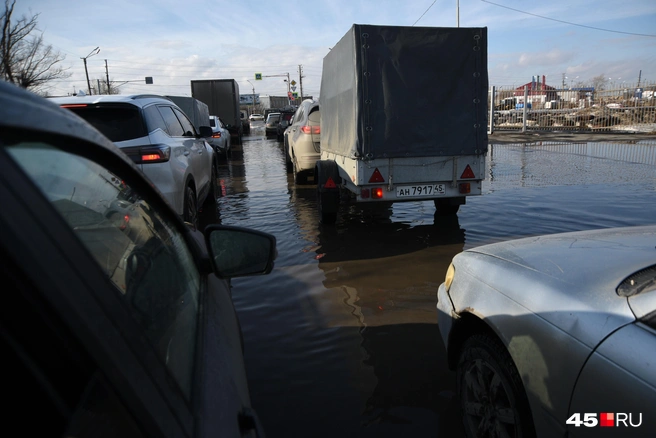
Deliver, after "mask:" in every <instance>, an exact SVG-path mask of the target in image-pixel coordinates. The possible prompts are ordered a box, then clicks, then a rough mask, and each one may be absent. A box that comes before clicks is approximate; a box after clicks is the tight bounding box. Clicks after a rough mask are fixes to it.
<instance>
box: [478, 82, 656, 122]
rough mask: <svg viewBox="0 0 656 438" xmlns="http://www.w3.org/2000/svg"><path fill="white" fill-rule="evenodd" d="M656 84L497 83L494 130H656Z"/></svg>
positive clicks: (492, 92) (493, 101)
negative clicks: (570, 85)
mask: <svg viewBox="0 0 656 438" xmlns="http://www.w3.org/2000/svg"><path fill="white" fill-rule="evenodd" d="M655 93H656V83H646V84H643V85H641V86H640V87H638V86H622V87H621V88H618V87H615V88H610V87H609V88H604V89H595V88H593V87H580V88H562V89H557V88H554V87H549V86H544V87H543V88H537V89H531V88H530V87H523V86H522V87H519V88H515V87H492V88H491V89H490V91H489V94H488V103H489V105H490V106H489V108H490V111H489V113H488V131H489V132H494V131H501V130H514V131H517V130H521V131H531V130H534V131H535V130H540V131H544V130H553V131H563V130H568V131H585V132H603V131H612V132H645V133H656V97H655V96H654V94H655Z"/></svg>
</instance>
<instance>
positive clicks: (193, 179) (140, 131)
mask: <svg viewBox="0 0 656 438" xmlns="http://www.w3.org/2000/svg"><path fill="white" fill-rule="evenodd" d="M52 101H54V102H55V103H57V104H58V105H60V106H61V107H63V108H67V109H69V110H71V111H73V112H74V113H75V114H77V115H78V116H80V117H81V118H83V119H84V120H86V121H87V122H89V123H90V124H91V125H93V126H94V127H95V128H96V129H97V130H98V131H100V132H101V133H102V134H104V135H105V136H106V137H108V138H109V139H110V140H111V141H113V142H114V144H116V146H118V147H119V148H120V149H121V150H122V151H123V152H124V153H125V154H126V155H127V156H129V157H130V158H131V159H132V161H134V162H135V163H136V164H137V165H138V167H139V168H140V169H141V171H142V172H143V173H144V174H145V175H146V176H147V177H148V178H149V179H150V180H151V181H152V183H153V184H154V185H155V187H157V188H158V189H159V191H160V192H161V193H162V195H164V198H166V200H167V201H168V202H169V203H170V204H171V206H172V207H173V209H174V210H175V211H176V212H177V213H178V214H179V215H180V216H181V217H182V218H183V219H184V220H185V221H187V222H189V223H191V224H193V225H197V224H198V211H199V209H200V206H202V205H203V204H204V203H208V204H210V205H212V206H213V207H214V208H216V196H217V188H216V175H217V157H216V156H215V154H214V149H213V148H212V147H211V146H210V145H209V144H208V143H207V142H206V141H205V138H206V137H212V128H210V127H209V126H200V127H199V131H200V133H199V132H197V131H196V128H194V125H193V124H192V123H191V121H190V120H189V118H188V117H187V116H186V115H185V113H184V112H183V111H182V110H181V109H180V108H179V107H178V106H177V105H176V104H175V103H173V101H171V100H170V99H168V98H166V97H163V96H155V95H108V96H72V97H60V98H53V99H52ZM208 124H209V120H208Z"/></svg>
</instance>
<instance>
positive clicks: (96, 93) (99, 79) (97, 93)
mask: <svg viewBox="0 0 656 438" xmlns="http://www.w3.org/2000/svg"><path fill="white" fill-rule="evenodd" d="M96 81H98V92H97V93H96V94H102V93H101V92H100V79H96Z"/></svg>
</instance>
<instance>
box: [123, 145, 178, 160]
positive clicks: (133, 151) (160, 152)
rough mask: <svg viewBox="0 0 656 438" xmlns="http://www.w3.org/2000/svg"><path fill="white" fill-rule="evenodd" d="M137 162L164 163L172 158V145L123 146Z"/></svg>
mask: <svg viewBox="0 0 656 438" xmlns="http://www.w3.org/2000/svg"><path fill="white" fill-rule="evenodd" d="M121 150H122V151H123V153H125V154H126V155H127V156H128V157H130V158H131V159H132V161H134V162H135V163H137V164H148V163H164V162H166V161H169V159H170V158H171V147H170V146H166V145H153V146H135V147H129V148H121Z"/></svg>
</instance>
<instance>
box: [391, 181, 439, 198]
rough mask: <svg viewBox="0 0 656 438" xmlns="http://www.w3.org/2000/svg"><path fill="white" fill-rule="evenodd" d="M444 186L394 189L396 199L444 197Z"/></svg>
mask: <svg viewBox="0 0 656 438" xmlns="http://www.w3.org/2000/svg"><path fill="white" fill-rule="evenodd" d="M445 194H446V191H445V189H444V184H431V185H424V186H401V187H397V188H396V197H397V198H405V197H413V196H442V195H445Z"/></svg>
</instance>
